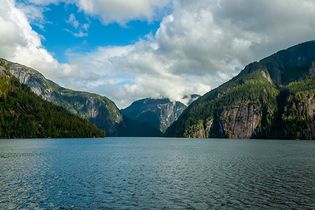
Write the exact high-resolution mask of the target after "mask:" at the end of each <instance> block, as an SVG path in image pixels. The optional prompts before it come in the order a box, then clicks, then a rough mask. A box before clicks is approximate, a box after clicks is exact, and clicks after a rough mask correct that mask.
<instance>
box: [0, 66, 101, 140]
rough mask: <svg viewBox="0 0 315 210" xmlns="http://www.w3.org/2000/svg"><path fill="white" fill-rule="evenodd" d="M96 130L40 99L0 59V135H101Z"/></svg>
mask: <svg viewBox="0 0 315 210" xmlns="http://www.w3.org/2000/svg"><path fill="white" fill-rule="evenodd" d="M103 136H104V132H103V131H102V130H99V129H97V128H96V127H95V126H94V125H92V124H90V123H88V122H87V121H86V120H83V119H81V118H79V117H77V116H75V115H73V114H71V113H70V112H68V111H67V110H65V109H64V108H62V107H59V106H56V105H54V104H52V103H50V102H47V101H45V100H43V99H41V98H40V97H39V96H37V95H36V94H34V93H33V92H32V91H31V90H30V88H29V87H27V86H26V85H23V84H21V83H20V82H19V81H18V80H17V79H16V78H15V77H14V76H12V75H11V74H10V72H9V68H8V66H7V62H3V61H0V138H47V137H50V138H73V137H103Z"/></svg>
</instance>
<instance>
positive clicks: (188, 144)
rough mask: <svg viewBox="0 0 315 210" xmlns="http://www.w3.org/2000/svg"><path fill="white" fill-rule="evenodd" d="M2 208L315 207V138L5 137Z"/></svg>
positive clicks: (0, 166) (0, 167)
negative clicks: (34, 138)
mask: <svg viewBox="0 0 315 210" xmlns="http://www.w3.org/2000/svg"><path fill="white" fill-rule="evenodd" d="M0 172H1V173H0V209H21V208H25V209H36V208H42V209H194V208H195V209H209V208H210V209H213V208H219V209H225V208H241V209H246V208H251V209H253V208H268V209H270V208H272V209H274V208H277V209H281V208H282V209H289V208H297V209H306V208H315V142H307V141H231V140H181V139H146V138H143V139H139V138H134V139H132V138H130V139H128V138H116V139H115V138H107V139H104V140H97V139H81V140H2V141H0Z"/></svg>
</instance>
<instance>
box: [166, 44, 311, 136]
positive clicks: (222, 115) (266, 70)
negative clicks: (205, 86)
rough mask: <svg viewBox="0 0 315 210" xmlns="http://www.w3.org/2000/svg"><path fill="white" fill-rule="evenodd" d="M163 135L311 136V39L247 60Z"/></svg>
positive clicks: (185, 112) (190, 108) (193, 104)
mask: <svg viewBox="0 0 315 210" xmlns="http://www.w3.org/2000/svg"><path fill="white" fill-rule="evenodd" d="M166 135H167V136H173V137H193V138H208V137H215V138H217V137H222V138H263V139H266V138H267V139H315V41H310V42H306V43H303V44H299V45H297V46H294V47H291V48H289V49H287V50H282V51H280V52H278V53H276V54H274V55H272V56H269V57H267V58H265V59H263V60H261V61H259V62H254V63H251V64H249V65H248V66H246V68H245V69H244V70H243V71H242V72H241V73H240V74H239V75H238V76H236V77H235V78H233V79H232V80H230V81H228V82H227V83H225V84H223V85H221V86H220V87H218V88H216V89H214V90H212V91H210V92H209V93H207V94H205V95H204V96H202V97H200V98H199V99H198V100H196V101H195V102H194V103H192V104H191V105H190V106H189V107H188V108H187V109H186V110H185V111H184V112H183V114H182V115H181V116H180V117H179V119H178V120H177V121H176V122H175V123H174V124H172V125H171V126H170V128H168V130H167V132H166Z"/></svg>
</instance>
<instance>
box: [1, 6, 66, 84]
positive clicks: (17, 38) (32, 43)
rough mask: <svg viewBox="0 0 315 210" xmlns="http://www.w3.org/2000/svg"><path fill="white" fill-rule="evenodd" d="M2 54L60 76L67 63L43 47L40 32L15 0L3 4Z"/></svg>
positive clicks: (54, 77) (48, 74) (52, 76)
mask: <svg viewBox="0 0 315 210" xmlns="http://www.w3.org/2000/svg"><path fill="white" fill-rule="evenodd" d="M0 28H1V30H0V37H1V39H0V46H1V47H0V56H1V57H3V58H6V59H9V60H11V61H14V62H18V63H21V64H24V65H28V66H31V67H34V68H37V69H40V71H41V72H42V73H43V74H44V75H45V76H47V77H49V78H52V79H57V78H58V77H60V76H61V75H62V74H63V71H64V69H65V68H66V66H67V65H62V64H60V63H58V62H57V61H56V60H55V59H54V58H53V56H52V55H51V54H50V53H49V52H48V51H47V50H46V49H45V48H44V47H43V46H42V44H41V38H40V35H39V34H37V33H36V32H35V31H33V30H32V28H31V26H30V24H29V20H28V19H27V17H26V15H25V13H23V12H22V10H20V9H18V8H17V7H16V5H15V2H14V1H13V0H4V1H2V5H1V7H0Z"/></svg>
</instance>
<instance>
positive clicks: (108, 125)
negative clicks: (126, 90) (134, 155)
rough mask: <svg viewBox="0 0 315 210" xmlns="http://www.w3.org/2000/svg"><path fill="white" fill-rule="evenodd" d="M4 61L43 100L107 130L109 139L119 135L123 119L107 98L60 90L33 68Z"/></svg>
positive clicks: (64, 89)
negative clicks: (119, 127)
mask: <svg viewBox="0 0 315 210" xmlns="http://www.w3.org/2000/svg"><path fill="white" fill-rule="evenodd" d="M1 61H2V62H3V63H5V64H6V65H7V66H8V68H9V70H10V73H11V74H12V75H14V76H15V77H16V78H17V79H18V80H19V81H20V82H21V83H22V84H25V85H27V86H29V87H30V88H31V90H32V91H33V92H34V93H36V94H37V95H38V96H41V97H42V98H43V99H44V100H46V101H49V102H52V103H54V104H56V105H58V106H61V107H63V108H65V109H66V110H68V111H70V112H71V113H73V114H75V115H77V116H79V117H81V118H84V119H86V120H88V121H89V122H91V123H93V124H94V125H96V126H97V127H98V128H100V129H102V130H104V131H105V133H106V134H107V135H112V134H113V133H117V130H116V126H117V125H118V124H119V123H121V122H122V120H123V116H122V114H121V113H120V111H119V109H118V108H117V106H116V105H115V104H114V102H112V101H111V100H109V99H108V98H106V97H103V96H100V95H97V94H92V93H87V92H80V91H74V90H70V89H66V88H63V87H60V86H59V85H57V84H56V83H54V82H52V81H50V80H48V79H46V78H45V77H44V76H43V75H42V74H40V73H39V72H38V71H36V70H34V69H32V68H29V67H26V66H23V65H20V64H17V63H12V62H9V61H6V60H4V59H1Z"/></svg>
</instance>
